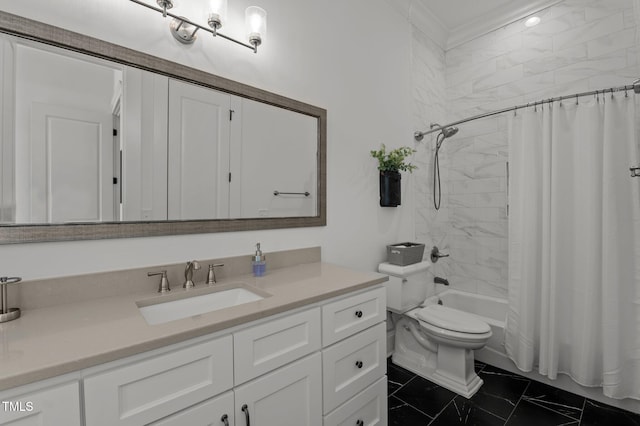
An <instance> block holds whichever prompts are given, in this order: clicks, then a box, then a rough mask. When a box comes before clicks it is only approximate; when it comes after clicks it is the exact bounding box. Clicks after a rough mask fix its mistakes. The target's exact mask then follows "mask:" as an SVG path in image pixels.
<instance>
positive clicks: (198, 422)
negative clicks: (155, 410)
mask: <svg viewBox="0 0 640 426" xmlns="http://www.w3.org/2000/svg"><path fill="white" fill-rule="evenodd" d="M225 418H226V422H225ZM234 422H235V420H234V418H233V392H232V391H229V392H227V393H224V394H222V395H220V396H218V397H215V398H211V399H209V400H206V401H205V402H203V403H202V404H198V405H195V406H193V407H189V408H187V409H186V410H183V411H180V412H179V413H177V414H174V415H173V416H169V417H167V418H164V419H162V420H160V421H158V422H155V423H152V424H151V425H149V426H186V425H189V426H229V425H231V426H233V425H234Z"/></svg>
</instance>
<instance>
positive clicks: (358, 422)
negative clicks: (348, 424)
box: [356, 419, 364, 426]
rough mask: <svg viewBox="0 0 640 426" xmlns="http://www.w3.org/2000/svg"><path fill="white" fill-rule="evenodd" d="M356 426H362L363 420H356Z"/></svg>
mask: <svg viewBox="0 0 640 426" xmlns="http://www.w3.org/2000/svg"><path fill="white" fill-rule="evenodd" d="M356 426H364V420H362V419H358V421H357V422H356Z"/></svg>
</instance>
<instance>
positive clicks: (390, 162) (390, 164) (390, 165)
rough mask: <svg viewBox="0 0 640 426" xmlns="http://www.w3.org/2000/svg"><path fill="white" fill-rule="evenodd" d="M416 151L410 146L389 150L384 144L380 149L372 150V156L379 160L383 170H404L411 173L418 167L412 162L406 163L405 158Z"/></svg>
mask: <svg viewBox="0 0 640 426" xmlns="http://www.w3.org/2000/svg"><path fill="white" fill-rule="evenodd" d="M414 152H416V150H415V149H412V148H409V147H408V146H402V147H400V148H396V149H394V150H391V151H389V152H387V150H386V147H385V146H384V144H382V146H381V147H380V149H379V150H378V151H371V156H372V157H373V158H376V159H377V160H378V170H380V171H382V172H387V171H391V172H397V171H400V170H402V171H405V172H409V173H411V172H413V171H414V170H415V169H417V168H418V167H416V166H414V165H413V164H411V163H405V161H404V160H405V158H407V157H408V156H410V155H411V154H413V153H414Z"/></svg>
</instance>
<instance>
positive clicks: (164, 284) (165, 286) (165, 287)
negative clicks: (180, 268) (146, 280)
mask: <svg viewBox="0 0 640 426" xmlns="http://www.w3.org/2000/svg"><path fill="white" fill-rule="evenodd" d="M154 275H162V277H160V285H159V286H158V293H166V292H168V291H171V287H169V280H168V279H167V271H166V270H162V271H160V272H148V273H147V276H148V277H152V276H154Z"/></svg>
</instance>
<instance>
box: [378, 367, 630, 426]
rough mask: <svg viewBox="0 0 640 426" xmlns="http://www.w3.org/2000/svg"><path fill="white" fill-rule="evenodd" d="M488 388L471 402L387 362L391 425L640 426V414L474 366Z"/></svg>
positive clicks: (489, 368) (495, 370)
mask: <svg viewBox="0 0 640 426" xmlns="http://www.w3.org/2000/svg"><path fill="white" fill-rule="evenodd" d="M476 371H477V372H478V375H479V376H480V377H481V378H482V380H484V384H483V385H482V387H481V388H480V390H479V391H478V393H476V394H475V395H474V396H473V397H472V398H471V399H466V398H464V397H462V396H459V395H456V394H455V393H453V392H451V391H449V390H447V389H444V388H442V387H440V386H438V385H436V384H433V383H431V382H429V381H428V380H425V379H423V378H422V377H419V376H416V375H415V374H413V373H411V372H410V371H407V370H405V369H403V368H401V367H398V366H396V365H394V364H392V363H391V359H389V360H388V361H387V374H388V379H389V380H388V383H389V426H422V425H425V426H426V425H447V426H450V425H476V426H485V425H488V426H492V425H518V426H520V425H522V426H529V425H535V426H546V425H558V426H559V425H563V426H564V425H567V426H568V425H576V426H577V425H584V426H592V425H606V426H627V425H628V426H640V415H638V414H635V413H630V412H628V411H623V410H620V409H617V408H614V407H610V406H607V405H603V404H601V403H599V402H596V401H592V400H590V399H587V398H584V397H581V396H578V395H575V394H572V393H569V392H565V391H563V390H560V389H556V388H554V387H551V386H548V385H545V384H543V383H539V382H536V381H533V380H529V379H527V378H525V377H522V376H519V375H517V374H513V373H511V372H508V371H505V370H501V369H499V368H496V367H492V366H491V365H487V364H483V363H481V362H476Z"/></svg>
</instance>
